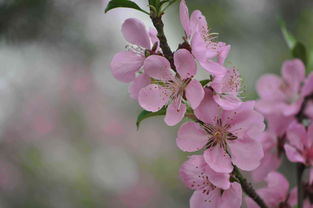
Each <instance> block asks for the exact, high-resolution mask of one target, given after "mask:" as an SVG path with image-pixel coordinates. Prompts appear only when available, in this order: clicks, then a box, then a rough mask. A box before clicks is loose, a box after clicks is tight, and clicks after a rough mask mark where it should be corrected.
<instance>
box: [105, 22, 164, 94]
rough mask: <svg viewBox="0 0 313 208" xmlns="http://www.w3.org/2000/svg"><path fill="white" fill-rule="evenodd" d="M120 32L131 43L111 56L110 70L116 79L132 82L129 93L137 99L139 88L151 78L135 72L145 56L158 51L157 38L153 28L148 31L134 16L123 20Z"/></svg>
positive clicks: (145, 84) (140, 66) (148, 82)
mask: <svg viewBox="0 0 313 208" xmlns="http://www.w3.org/2000/svg"><path fill="white" fill-rule="evenodd" d="M122 34H123V36H124V38H125V39H126V40H127V41H128V42H129V43H130V44H131V45H128V46H127V49H128V50H127V51H122V52H119V53H117V54H116V55H115V56H114V57H113V59H112V61H111V71H112V74H113V76H114V77H115V78H116V79H117V80H119V81H122V82H127V83H128V82H132V83H131V85H130V86H129V94H130V96H131V97H132V98H134V99H137V97H138V93H139V91H140V89H141V88H143V87H145V86H147V85H148V84H150V82H151V80H150V77H149V76H147V75H146V74H144V73H141V74H140V75H139V76H136V74H137V72H139V70H140V69H141V68H142V66H143V63H144V60H145V59H146V57H147V56H149V55H151V54H156V53H158V52H159V51H158V50H159V47H158V45H159V40H158V38H157V36H156V30H155V29H150V30H149V31H148V30H147V29H146V27H145V26H144V24H143V23H142V22H141V21H140V20H137V19H135V18H129V19H127V20H125V22H124V23H123V25H122Z"/></svg>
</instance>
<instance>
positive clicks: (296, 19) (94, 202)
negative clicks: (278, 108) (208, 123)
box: [0, 0, 313, 208]
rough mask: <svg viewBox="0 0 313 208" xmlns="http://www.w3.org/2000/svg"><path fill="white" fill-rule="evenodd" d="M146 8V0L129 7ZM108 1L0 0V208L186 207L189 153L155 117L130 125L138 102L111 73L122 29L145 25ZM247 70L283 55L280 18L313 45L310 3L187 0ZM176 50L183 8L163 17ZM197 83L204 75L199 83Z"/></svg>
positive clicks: (274, 63)
mask: <svg viewBox="0 0 313 208" xmlns="http://www.w3.org/2000/svg"><path fill="white" fill-rule="evenodd" d="M135 2H137V3H138V4H139V5H141V6H142V7H144V8H146V5H147V2H146V1H145V0H137V1H136V0H135ZM106 4H107V1H106V0H0V99H1V101H0V208H20V207H21V208H85V207H88V208H89V207H90V208H93V207H95V208H98V207H101V208H156V207H162V208H178V207H179V208H182V207H186V208H187V207H188V200H189V196H190V194H191V191H189V190H187V188H185V187H184V186H183V185H182V184H181V182H180V180H179V178H178V169H179V166H180V164H181V163H182V162H183V161H184V160H185V159H186V157H187V156H188V154H187V153H182V152H181V151H179V150H178V148H177V147H176V145H175V136H176V128H169V127H167V126H166V125H165V124H164V123H163V122H162V118H155V119H147V120H146V121H144V122H143V124H142V125H141V128H140V130H139V131H137V130H136V126H135V120H136V117H137V115H138V113H139V112H140V108H139V107H138V104H137V103H136V102H135V101H134V100H132V99H130V98H129V97H128V92H127V85H126V84H123V83H120V82H118V81H116V80H114V78H113V77H112V75H111V72H110V70H109V64H110V59H111V58H112V56H113V55H114V54H115V53H117V52H119V51H121V50H124V48H125V45H126V44H127V43H126V42H125V41H124V40H123V38H122V35H121V33H120V27H121V24H122V22H123V21H124V20H125V19H126V18H129V17H136V18H139V19H141V20H142V21H144V22H145V23H147V25H149V26H151V23H150V21H149V18H148V17H147V16H145V15H143V14H141V13H139V12H136V11H134V10H128V9H119V10H113V11H110V12H108V13H107V14H104V12H103V11H104V8H105V6H106ZM187 4H188V5H189V7H190V9H192V10H193V9H201V11H202V12H203V13H204V14H205V16H206V17H207V21H208V23H209V26H210V28H212V31H213V32H217V33H219V34H220V36H219V37H220V38H219V40H221V41H224V42H227V43H230V44H231V45H232V51H231V54H230V57H229V58H228V64H230V65H234V66H236V67H237V68H238V69H239V70H240V71H241V73H242V77H243V81H244V90H245V98H246V99H254V98H256V94H255V87H254V85H255V81H256V80H257V79H258V77H260V75H261V74H264V73H266V72H273V73H279V70H280V66H281V63H282V61H283V60H285V59H288V58H290V57H291V56H290V54H289V50H288V48H287V46H286V44H285V42H284V40H283V38H282V36H281V33H280V30H279V27H278V24H277V21H276V20H277V17H278V16H281V17H283V18H284V19H285V21H286V22H287V25H288V28H289V29H290V31H292V32H293V33H294V34H295V35H296V37H297V38H298V39H299V40H301V41H302V42H303V43H305V45H306V46H307V47H308V48H313V38H312V37H313V1H311V0H276V1H272V0H220V1H214V0H211V1H208V0H192V1H191V0H189V1H187ZM165 24H166V26H165V32H166V34H167V35H168V38H169V41H170V45H171V46H172V49H176V47H177V45H178V43H179V41H181V37H182V34H183V32H182V28H181V26H180V23H179V16H178V4H176V5H174V6H172V7H171V8H170V9H169V10H168V11H167V14H166V15H165ZM203 78H204V79H205V78H206V77H203Z"/></svg>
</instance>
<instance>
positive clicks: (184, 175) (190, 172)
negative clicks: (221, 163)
mask: <svg viewBox="0 0 313 208" xmlns="http://www.w3.org/2000/svg"><path fill="white" fill-rule="evenodd" d="M179 175H180V177H181V179H182V180H183V182H184V184H185V185H186V186H187V187H188V188H190V189H193V190H203V189H207V188H208V187H210V184H208V181H207V180H209V182H210V183H212V184H213V185H215V186H217V187H219V188H222V189H228V188H229V187H230V182H229V177H230V176H229V174H226V173H217V172H215V171H213V170H212V169H211V168H210V167H209V166H208V164H207V163H206V162H205V160H204V158H203V155H192V156H191V157H189V159H188V160H187V161H186V162H184V163H183V165H182V166H181V168H180V170H179Z"/></svg>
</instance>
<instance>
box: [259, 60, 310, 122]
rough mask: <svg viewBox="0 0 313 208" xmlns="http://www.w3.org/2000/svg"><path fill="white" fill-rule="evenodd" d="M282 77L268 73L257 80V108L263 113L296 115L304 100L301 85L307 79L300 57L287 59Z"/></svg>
mask: <svg viewBox="0 0 313 208" xmlns="http://www.w3.org/2000/svg"><path fill="white" fill-rule="evenodd" d="M281 73H282V77H279V76H277V75H274V74H267V75H264V76H262V77H261V78H260V80H259V81H258V82H257V91H258V94H259V96H260V98H261V99H260V100H259V101H258V102H257V105H256V108H257V109H258V110H259V111H260V112H262V113H263V114H272V113H280V114H283V115H285V116H290V115H295V114H296V113H297V112H298V111H299V109H300V107H301V104H302V102H303V96H302V95H301V85H302V82H303V81H304V79H305V67H304V64H303V63H302V62H301V61H300V60H299V59H293V60H289V61H285V62H284V63H283V66H282V69H281Z"/></svg>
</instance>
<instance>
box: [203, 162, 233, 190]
mask: <svg viewBox="0 0 313 208" xmlns="http://www.w3.org/2000/svg"><path fill="white" fill-rule="evenodd" d="M202 158H203V157H202ZM203 161H204V160H203ZM204 162H205V161H204ZM205 164H206V163H205ZM205 174H206V176H207V177H208V179H209V181H210V182H211V183H212V184H213V185H214V186H216V187H218V188H221V189H224V190H226V189H229V187H230V182H229V177H230V176H229V174H228V173H218V172H215V171H214V170H213V169H211V168H210V167H209V166H208V165H207V164H206V166H205Z"/></svg>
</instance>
